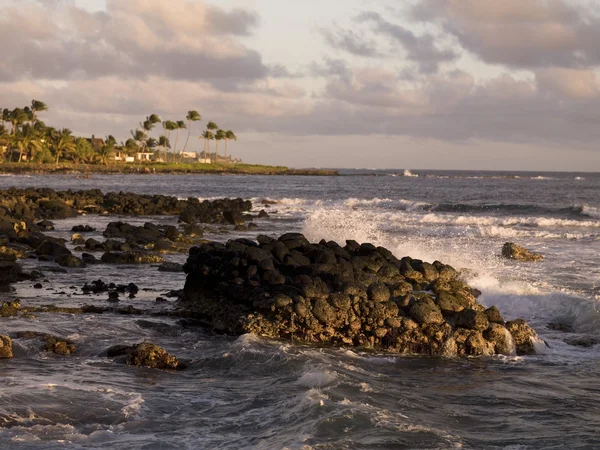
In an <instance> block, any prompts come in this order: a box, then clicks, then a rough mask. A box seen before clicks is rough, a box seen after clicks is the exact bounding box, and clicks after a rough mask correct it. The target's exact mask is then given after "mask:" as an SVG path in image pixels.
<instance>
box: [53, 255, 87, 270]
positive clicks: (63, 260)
mask: <svg viewBox="0 0 600 450" xmlns="http://www.w3.org/2000/svg"><path fill="white" fill-rule="evenodd" d="M56 263H57V264H58V265H60V266H63V267H85V261H83V259H81V258H78V257H77V256H75V255H61V256H59V257H58V258H56Z"/></svg>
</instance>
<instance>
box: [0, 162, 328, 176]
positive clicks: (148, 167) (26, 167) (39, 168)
mask: <svg viewBox="0 0 600 450" xmlns="http://www.w3.org/2000/svg"><path fill="white" fill-rule="evenodd" d="M0 173H10V174H32V173H33V174H57V175H60V174H94V173H98V174H237V175H308V176H332V175H339V174H338V172H337V170H331V169H290V168H289V167H284V166H263V165H257V164H198V163H148V164H127V163H125V164H109V165H101V164H73V163H61V164H58V165H56V164H35V163H2V164H0Z"/></svg>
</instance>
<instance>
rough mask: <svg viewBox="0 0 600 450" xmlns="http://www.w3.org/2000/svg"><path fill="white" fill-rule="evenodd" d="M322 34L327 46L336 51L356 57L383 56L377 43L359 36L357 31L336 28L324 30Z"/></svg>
mask: <svg viewBox="0 0 600 450" xmlns="http://www.w3.org/2000/svg"><path fill="white" fill-rule="evenodd" d="M321 34H322V35H323V37H324V38H325V41H326V42H327V44H329V45H330V46H331V47H333V48H335V49H336V50H342V51H345V52H348V53H350V54H352V55H356V56H364V57H367V58H374V57H379V56H382V54H381V53H380V52H379V50H378V48H377V43H376V42H375V41H373V40H368V39H366V38H365V37H364V36H359V35H358V34H357V33H356V32H355V31H352V30H344V29H342V28H338V27H336V28H334V29H331V30H326V29H323V30H321Z"/></svg>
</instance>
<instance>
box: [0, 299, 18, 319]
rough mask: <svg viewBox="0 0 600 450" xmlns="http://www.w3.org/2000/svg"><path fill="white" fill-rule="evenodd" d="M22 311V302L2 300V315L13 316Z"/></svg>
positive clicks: (0, 307) (0, 311)
mask: <svg viewBox="0 0 600 450" xmlns="http://www.w3.org/2000/svg"><path fill="white" fill-rule="evenodd" d="M19 311H21V302H20V301H19V300H13V301H12V302H2V306H0V317H13V316H16V315H17V314H19Z"/></svg>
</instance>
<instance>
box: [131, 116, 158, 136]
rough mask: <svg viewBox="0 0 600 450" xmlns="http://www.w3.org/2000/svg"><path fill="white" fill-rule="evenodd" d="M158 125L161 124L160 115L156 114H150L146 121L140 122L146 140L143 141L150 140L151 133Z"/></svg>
mask: <svg viewBox="0 0 600 450" xmlns="http://www.w3.org/2000/svg"><path fill="white" fill-rule="evenodd" d="M158 123H160V117H158V115H156V114H150V115H149V116H146V120H144V121H143V122H140V128H141V129H142V130H141V131H142V133H144V138H143V139H141V141H145V140H146V139H148V137H149V136H148V135H149V133H150V132H151V131H152V129H153V128H154V127H155V126H156V124H158ZM136 132H137V130H136Z"/></svg>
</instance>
